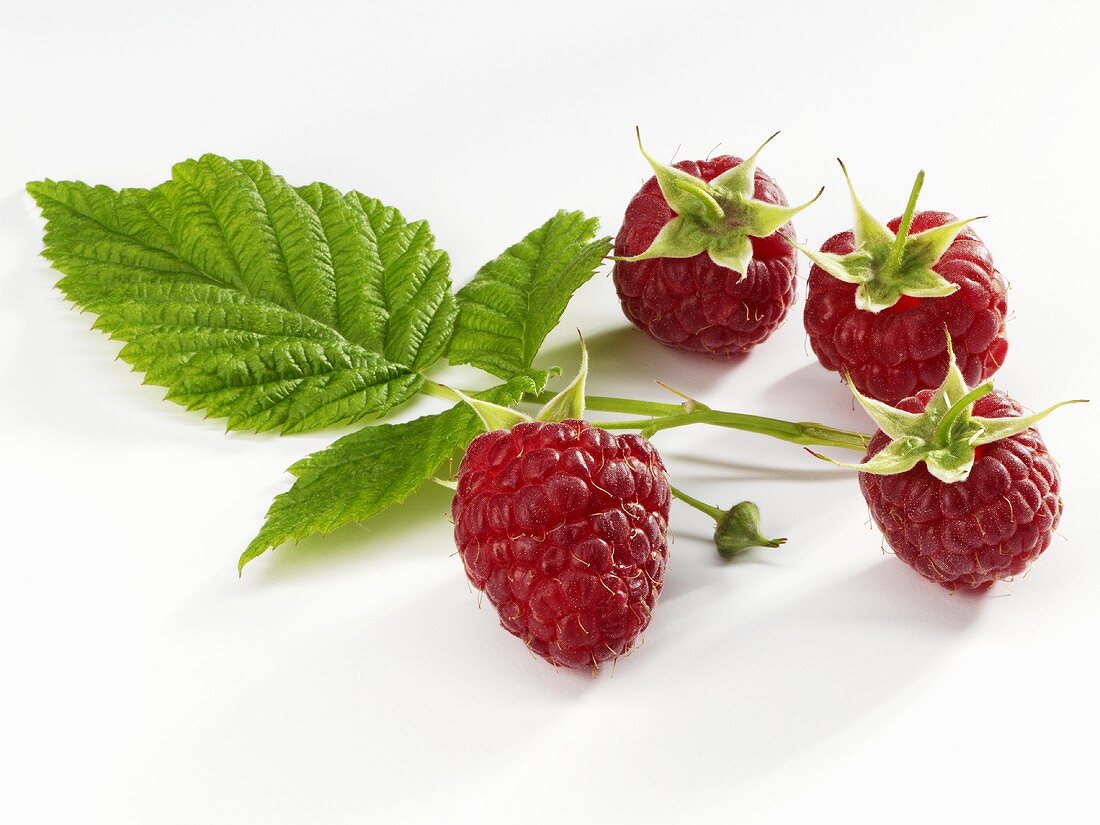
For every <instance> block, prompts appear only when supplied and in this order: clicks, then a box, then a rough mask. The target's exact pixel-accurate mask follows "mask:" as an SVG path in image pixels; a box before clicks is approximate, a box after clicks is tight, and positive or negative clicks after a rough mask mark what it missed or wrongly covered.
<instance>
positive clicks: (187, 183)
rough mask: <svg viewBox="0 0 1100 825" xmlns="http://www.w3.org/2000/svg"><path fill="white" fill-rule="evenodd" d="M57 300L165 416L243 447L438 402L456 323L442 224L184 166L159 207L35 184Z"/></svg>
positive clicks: (264, 177) (348, 198)
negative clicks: (159, 402) (435, 388)
mask: <svg viewBox="0 0 1100 825" xmlns="http://www.w3.org/2000/svg"><path fill="white" fill-rule="evenodd" d="M27 190H28V191H29V192H30V194H31V195H32V196H33V197H34V199H35V201H36V202H37V203H38V205H39V207H40V208H41V210H42V214H43V216H44V217H45V218H46V233H45V244H46V248H45V251H44V252H43V255H44V257H46V258H47V259H48V260H49V261H51V263H52V264H53V266H54V267H55V268H56V269H58V270H60V271H61V272H62V273H64V277H63V278H62V279H61V281H60V282H59V283H58V287H59V288H60V289H61V290H62V292H64V294H65V296H66V297H67V298H68V299H69V300H71V301H72V302H73V303H75V304H77V305H78V306H80V307H81V308H82V309H86V310H89V311H91V312H94V313H96V314H97V315H98V316H99V318H98V320H97V321H96V324H95V326H96V328H98V329H101V330H103V331H104V332H107V333H108V334H109V335H110V336H111V337H112V338H115V339H117V340H120V341H123V342H125V344H126V345H125V346H124V347H123V349H122V351H121V353H120V355H121V357H122V358H123V359H124V360H125V361H126V362H127V363H129V364H131V365H132V366H133V367H134V368H135V369H136V370H139V371H142V372H144V373H146V378H145V380H146V383H150V384H156V385H159V386H163V387H167V388H168V394H167V396H166V397H167V398H168V399H170V400H172V401H176V402H178V403H180V404H182V405H183V406H185V407H187V408H188V409H200V410H204V411H205V412H206V414H207V415H208V416H215V417H219V418H225V419H227V420H228V427H229V428H230V429H239V430H254V431H262V430H270V429H280V430H282V431H283V432H298V431H302V430H308V429H314V428H318V427H324V426H327V425H331V424H336V423H341V422H349V421H355V420H358V419H361V418H363V417H365V416H368V415H374V414H383V413H385V412H387V411H388V410H390V409H392V408H393V407H395V406H397V405H398V404H401V403H403V402H405V401H407V400H408V399H409V398H411V397H412V396H413V395H415V394H416V393H417V392H418V391H419V390H420V388H421V387H422V386H423V381H424V379H423V378H422V377H421V376H420V374H419V373H420V372H421V371H423V370H424V369H426V368H427V367H429V366H431V364H432V363H434V362H435V361H436V360H438V358H439V357H440V356H441V355H442V354H443V352H444V350H445V349H446V346H447V342H448V340H449V338H450V335H451V332H452V330H453V326H454V318H455V314H456V312H457V307H456V305H455V301H454V297H453V295H452V294H451V292H450V280H449V277H448V270H449V263H448V260H447V256H446V254H445V253H443V252H441V251H438V250H436V249H434V246H433V243H434V242H433V238H432V236H431V233H430V232H429V230H428V227H427V224H425V223H423V222H415V223H407V222H406V221H405V220H404V219H403V218H402V217H401V215H400V213H398V212H397V210H395V209H393V208H390V207H386V206H384V205H382V204H381V203H379V202H378V201H376V200H373V199H371V198H367V197H365V196H363V195H360V194H359V193H357V192H350V193H348V194H346V195H345V194H342V193H340V192H338V191H337V190H335V189H333V188H332V187H330V186H326V185H325V184H321V183H314V184H311V185H309V186H304V187H300V188H297V189H296V188H294V187H292V186H290V185H289V184H287V183H286V181H285V180H283V179H282V178H281V177H279V176H278V175H275V174H274V173H272V171H271V169H270V168H269V167H268V166H267V165H266V164H264V163H260V162H258V161H248V160H238V161H231V160H226V159H225V158H221V157H218V156H216V155H204V156H203V157H202V158H201V159H199V160H188V161H184V162H183V163H179V164H177V165H176V166H175V167H174V168H173V170H172V179H171V180H170V181H167V182H166V183H163V184H161V185H160V186H157V187H155V188H153V189H123V190H121V191H115V190H113V189H109V188H107V187H105V186H95V187H92V186H88V185H87V184H84V183H80V182H54V181H50V180H45V181H40V182H35V183H31V184H28V186H27Z"/></svg>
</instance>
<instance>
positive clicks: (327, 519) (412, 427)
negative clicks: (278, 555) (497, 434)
mask: <svg viewBox="0 0 1100 825" xmlns="http://www.w3.org/2000/svg"><path fill="white" fill-rule="evenodd" d="M541 390H542V386H541V385H539V384H538V383H536V382H535V381H533V380H532V379H531V378H530V377H529V376H521V377H519V378H516V379H513V380H512V381H509V382H508V383H507V384H503V385H501V386H499V387H496V388H494V389H492V390H489V391H487V392H484V393H478V396H479V397H480V398H482V399H483V400H487V401H492V402H495V403H498V404H512V403H515V402H516V401H518V400H519V399H520V398H521V397H522V396H523V395H524V394H525V393H537V392H540V391H541ZM481 430H482V427H481V422H480V420H479V419H478V417H477V415H476V414H475V413H474V411H473V409H471V408H470V407H469V406H467V405H466V404H465V403H460V404H457V405H456V406H454V407H452V408H451V409H449V410H447V411H446V412H443V413H438V414H436V415H425V416H422V417H420V418H417V419H415V420H413V421H409V422H407V423H404V424H376V425H373V426H367V427H364V428H363V429H361V430H359V431H357V432H354V433H352V434H351V435H347V436H344V437H343V438H341V439H338V440H337V441H335V442H334V443H333V444H332V445H330V446H329V447H328V448H327V449H324V450H321V451H320V452H317V453H313V454H312V455H309V456H306V457H305V458H303V459H302V460H301V461H299V462H298V463H297V464H295V465H294V466H292V467H291V468H290V472H291V473H292V474H293V475H294V476H296V479H295V481H294V484H293V486H292V487H291V488H290V489H289V490H287V491H286V492H285V493H280V494H279V495H278V496H276V497H275V500H274V501H273V502H272V504H271V508H270V509H269V510H268V513H267V518H266V520H265V522H264V525H263V528H262V529H261V530H260V532H259V534H258V535H257V536H256V538H255V539H253V540H252V542H251V543H250V544H249V545H248V547H247V548H246V549H245V551H244V553H243V554H242V555H241V558H240V561H239V562H238V568H239V569H244V566H245V565H246V564H248V562H250V561H251V560H252V559H254V558H256V557H257V556H259V555H261V554H263V553H264V552H266V551H267V550H268V549H270V548H273V547H278V546H279V545H280V544H283V543H284V542H287V541H300V540H301V539H304V538H306V537H307V536H311V535H314V534H324V533H329V532H331V531H332V530H335V529H336V528H337V527H340V526H341V525H344V524H348V523H350V522H353V521H365V520H366V519H368V518H370V517H371V516H373V515H376V514H377V513H380V512H381V511H382V510H385V509H386V508H387V507H389V506H390V505H392V504H397V503H400V502H402V501H404V500H405V499H406V498H408V497H409V496H410V495H411V494H412V493H414V492H415V491H416V490H417V489H418V488H419V487H420V486H421V485H422V484H423V483H424V482H426V481H428V480H429V479H431V478H432V476H433V475H434V474H435V473H436V471H437V470H438V469H439V468H440V467H441V465H443V464H444V463H445V462H446V461H447V460H448V459H450V458H452V457H453V456H454V455H455V453H456V452H457V451H458V450H461V449H463V448H464V447H465V446H466V445H467V444H469V443H470V441H471V440H473V438H474V437H475V436H476V435H477V434H478V433H480V432H481Z"/></svg>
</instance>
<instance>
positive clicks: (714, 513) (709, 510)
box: [669, 485, 726, 521]
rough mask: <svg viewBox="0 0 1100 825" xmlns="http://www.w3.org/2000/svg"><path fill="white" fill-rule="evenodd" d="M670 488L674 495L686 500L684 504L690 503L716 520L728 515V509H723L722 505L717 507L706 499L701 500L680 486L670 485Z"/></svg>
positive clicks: (683, 500)
mask: <svg viewBox="0 0 1100 825" xmlns="http://www.w3.org/2000/svg"><path fill="white" fill-rule="evenodd" d="M669 489H670V490H671V491H672V495H674V496H675V497H676V498H678V499H680V501H682V502H684V504H690V505H691V506H692V507H694V508H695V509H696V510H698V511H699V512H700V513H706V514H707V515H708V516H710V517H711V518H712V519H714V520H715V521H721V520H722V519H723V518H724V517H725V515H726V511H725V510H723V509H722V508H721V507H715V506H713V505H711V504H707V503H706V502H704V501H700V500H699V499H697V498H695V497H694V496H691V495H688V494H687V493H685V492H684V491H683V490H681V489H680V488H679V487H674V486H671V485H670V486H669Z"/></svg>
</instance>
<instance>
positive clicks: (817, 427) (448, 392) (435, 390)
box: [423, 381, 871, 452]
mask: <svg viewBox="0 0 1100 825" xmlns="http://www.w3.org/2000/svg"><path fill="white" fill-rule="evenodd" d="M423 391H424V392H425V393H427V394H428V395H434V396H437V397H439V398H446V399H448V400H452V401H457V400H461V395H460V394H459V393H457V392H456V391H455V390H452V389H451V388H450V387H447V386H444V385H443V384H438V383H436V382H435V381H426V382H425V384H424V390H423ZM553 397H554V394H553V393H552V392H549V391H547V392H542V393H539V395H537V396H533V397H530V398H528V399H527V400H528V401H530V402H532V403H536V404H545V403H547V402H548V401H550V400H551V399H553ZM584 405H585V408H586V409H588V410H595V411H598V412H611V413H624V414H626V415H637V416H644V417H642V418H638V419H630V420H624V421H593V422H592V424H593V426H596V427H602V428H603V429H605V430H638V431H640V432H642V433H644V434H646V435H652V434H653V433H656V432H659V431H660V430H670V429H672V428H674V427H687V426H689V425H691V424H710V425H711V426H714V427H725V428H727V429H731V430H741V431H743V432H748V433H757V434H759V435H767V436H771V437H772V438H778V439H779V440H781V441H787V442H789V443H791V444H800V445H802V446H804V447H837V448H839V449H842V450H854V451H856V452H864V451H866V449H867V444H868V443H870V441H871V436H869V435H867V434H866V433H860V432H854V431H852V430H839V429H837V428H835V427H829V426H826V425H825V424H818V423H816V422H813V421H798V422H795V421H783V420H782V419H779V418H768V417H766V416H762V415H749V414H748V413H738V412H726V411H723V410H712V409H710V408H705V409H698V408H697V407H689V406H688V405H685V404H665V403H661V402H659V401H641V400H638V399H635V398H614V397H611V396H606V395H586V396H585V397H584Z"/></svg>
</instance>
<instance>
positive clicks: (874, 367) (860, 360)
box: [804, 212, 1008, 404]
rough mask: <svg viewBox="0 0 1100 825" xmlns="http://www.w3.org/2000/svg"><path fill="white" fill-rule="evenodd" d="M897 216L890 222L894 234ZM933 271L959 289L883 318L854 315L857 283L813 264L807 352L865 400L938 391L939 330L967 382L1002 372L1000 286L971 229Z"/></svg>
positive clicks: (832, 242) (940, 218)
mask: <svg viewBox="0 0 1100 825" xmlns="http://www.w3.org/2000/svg"><path fill="white" fill-rule="evenodd" d="M955 221H956V218H955V216H954V215H951V214H949V213H947V212H918V213H916V214H915V215H914V216H913V223H912V228H911V230H910V231H911V232H912V233H919V232H923V231H925V230H928V229H933V228H935V227H940V226H945V225H948V224H951V223H954V222H955ZM900 223H901V218H900V217H899V218H895V219H894V220H892V221H890V223H889V224H888V226H889V228H890V229H891V230H892V231H894V232H896V231H897V230H898V227H899V225H900ZM855 248H856V242H855V237H854V235H853V233H852V232H851V231H847V232H841V233H840V234H838V235H834V236H833V237H831V238H830V239H829V240H827V241H826V242H825V243H824V245H822V247H821V252H824V253H832V254H835V255H847V254H849V253H851V252H853V251H854V250H855ZM932 269H933V271H934V272H936V273H938V274H939V275H941V276H943V278H944V279H945V280H946V281H948V282H950V283H951V284H955V285H957V286H958V290H957V291H956V292H954V293H952V294H950V295H945V296H942V297H935V298H916V297H912V296H909V295H903V296H902V297H901V298H900V299H899V300H898V301H897V302H896V303H895V304H894V305H893V306H891V307H889V308H887V309H885V310H883V311H881V312H877V313H876V312H868V311H865V310H861V309H858V308H857V307H856V302H855V293H856V289H857V287H856V285H855V284H852V283H845V282H844V281H841V280H838V279H837V278H835V277H833V276H832V275H830V274H829V273H828V272H826V271H825V270H823V269H822V268H821V267H820V266H818V265H817V264H814V266H813V267H812V268H811V269H810V277H809V283H808V294H807V297H806V309H805V315H804V321H805V325H806V332H807V333H808V334H809V338H810V346H811V347H812V348H813V351H814V353H815V354H816V355H817V358H818V360H819V361H820V362H821V364H822V365H823V366H825V367H826V368H827V369H830V370H833V371H835V372H839V373H840V374H841V375H844V374H849V375H851V376H852V382H853V383H854V384H855V386H856V387H857V388H858V389H859V390H860V392H862V393H864V394H865V395H869V396H871V397H872V398H876V399H878V400H879V401H884V402H886V403H887V404H896V403H897V402H898V401H900V400H901V399H903V398H905V397H907V396H911V395H914V394H915V393H917V392H918V391H919V390H923V389H927V388H929V387H936V386H938V385H939V384H940V382H941V381H942V380H943V378H944V375H945V374H946V373H947V347H946V342H945V339H944V335H943V330H944V327H946V328H947V330H948V331H949V332H950V333H951V337H952V339H953V340H954V342H955V354H956V357H957V358H958V362H959V368H960V369H961V370H962V373H963V376H964V377H965V378H966V382H967V383H968V384H970V385H974V384H977V383H979V382H981V381H982V380H984V379H986V378H988V377H989V376H991V375H992V374H993V373H995V372H996V371H997V369H998V368H1000V366H1001V364H1002V363H1003V362H1004V359H1005V355H1006V353H1007V352H1008V339H1007V337H1006V336H1005V316H1006V315H1007V312H1008V308H1007V302H1006V299H1005V283H1004V281H1003V280H1002V278H1001V275H1000V273H999V272H998V271H997V270H996V269H995V268H994V266H993V259H992V257H991V256H990V254H989V250H988V249H987V248H986V246H985V244H984V243H982V241H981V240H980V239H979V238H978V236H977V235H976V234H975V233H974V231H973V230H972V229H969V228H967V229H965V230H963V231H962V232H961V233H960V234H959V235H958V236H957V237H956V238H955V239H954V241H953V242H952V243H951V245H950V246H949V247H948V248H947V251H946V252H944V254H943V255H942V257H940V259H939V261H938V262H937V263H936V264H935V266H933V267H932Z"/></svg>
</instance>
